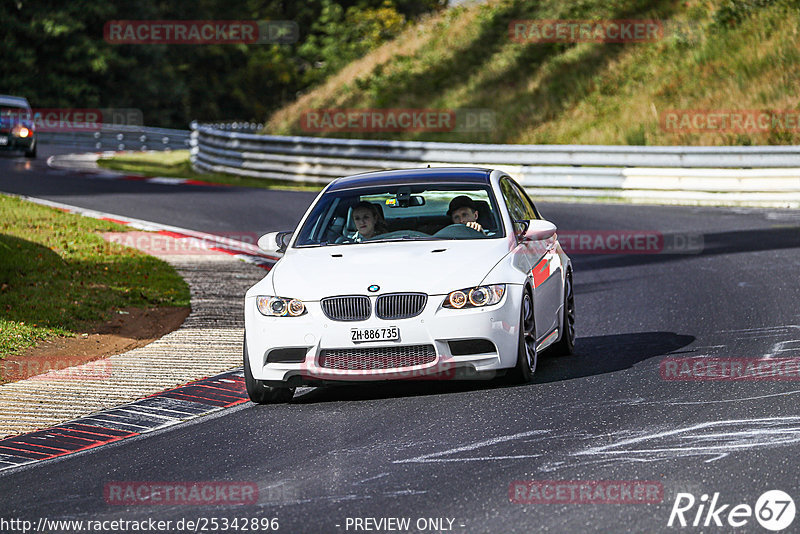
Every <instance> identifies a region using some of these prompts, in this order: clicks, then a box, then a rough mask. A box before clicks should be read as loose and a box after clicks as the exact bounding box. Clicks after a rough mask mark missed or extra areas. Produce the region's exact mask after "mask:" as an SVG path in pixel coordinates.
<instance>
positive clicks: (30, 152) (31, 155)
mask: <svg viewBox="0 0 800 534" xmlns="http://www.w3.org/2000/svg"><path fill="white" fill-rule="evenodd" d="M25 157H26V158H30V159H34V158H35V157H36V142H35V141H34V143H33V145H31V148H30V150H26V151H25Z"/></svg>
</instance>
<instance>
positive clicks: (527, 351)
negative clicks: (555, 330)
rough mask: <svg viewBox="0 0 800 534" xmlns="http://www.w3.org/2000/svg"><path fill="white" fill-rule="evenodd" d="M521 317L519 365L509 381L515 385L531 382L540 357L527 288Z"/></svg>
mask: <svg viewBox="0 0 800 534" xmlns="http://www.w3.org/2000/svg"><path fill="white" fill-rule="evenodd" d="M519 315H520V317H519V326H520V328H519V340H518V341H517V365H516V367H514V368H513V369H512V370H511V371H510V372H509V374H508V378H509V381H510V382H512V383H514V384H525V383H528V382H530V381H531V379H532V378H533V373H534V372H535V371H536V363H537V361H538V355H537V353H536V321H535V320H534V314H533V299H532V298H531V293H530V291H529V290H528V289H527V288H526V289H525V290H524V292H523V293H522V305H521V306H520V314H519Z"/></svg>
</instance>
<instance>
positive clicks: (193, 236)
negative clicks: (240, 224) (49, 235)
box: [4, 193, 280, 270]
mask: <svg viewBox="0 0 800 534" xmlns="http://www.w3.org/2000/svg"><path fill="white" fill-rule="evenodd" d="M4 194H7V195H9V196H14V197H17V198H21V199H23V200H26V201H29V202H33V203H35V204H39V205H42V206H48V207H51V208H55V209H57V210H60V211H63V212H66V213H75V214H78V215H83V216H84V217H91V218H93V219H100V220H103V221H109V222H113V223H117V224H122V225H125V226H129V227H131V228H136V229H137V230H144V231H146V232H153V233H155V234H158V235H162V236H167V237H170V238H173V239H177V240H180V241H182V240H186V245H187V247H186V248H187V249H188V248H190V247H194V248H201V249H205V250H209V251H213V252H221V253H223V254H229V255H231V256H234V257H235V258H237V259H239V260H241V261H244V262H247V263H252V264H255V265H257V266H259V267H261V268H263V269H266V270H269V269H271V268H272V266H273V265H274V264H275V262H276V261H278V260H279V259H280V256H279V255H270V254H266V253H265V252H264V251H262V250H261V249H260V248H258V246H257V245H254V244H252V243H245V242H243V241H240V240H236V239H231V238H228V237H224V236H219V235H215V234H209V233H205V232H198V231H196V230H189V229H186V228H180V227H178V226H171V225H168V224H160V223H156V222H152V221H145V220H142V219H135V218H132V217H125V216H123V215H115V214H113V213H105V212H102V211H96V210H91V209H86V208H81V207H78V206H72V205H69V204H62V203H60V202H53V201H52V200H45V199H41V198H35V197H28V196H25V195H12V194H9V193H4Z"/></svg>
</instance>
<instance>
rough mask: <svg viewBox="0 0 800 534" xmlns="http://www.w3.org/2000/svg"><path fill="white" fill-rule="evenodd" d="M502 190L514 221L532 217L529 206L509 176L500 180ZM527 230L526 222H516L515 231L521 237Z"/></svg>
mask: <svg viewBox="0 0 800 534" xmlns="http://www.w3.org/2000/svg"><path fill="white" fill-rule="evenodd" d="M500 192H501V193H502V194H503V199H504V200H505V202H506V206H508V214H509V215H510V216H511V219H512V221H524V220H527V219H530V218H531V217H530V213H529V206H528V205H527V204H526V203H525V201H524V200H523V199H522V198H521V197H520V196H519V191H518V189H517V188H516V187H515V186H514V184H513V183H512V182H511V180H509V179H508V178H503V179H502V180H501V181H500ZM524 231H525V224H523V223H518V222H514V233H515V234H516V235H517V237H519V236H520V235H521V234H522V232H524Z"/></svg>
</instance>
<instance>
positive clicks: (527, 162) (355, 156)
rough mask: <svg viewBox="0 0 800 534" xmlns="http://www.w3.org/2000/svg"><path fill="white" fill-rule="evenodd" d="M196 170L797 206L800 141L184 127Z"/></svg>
mask: <svg viewBox="0 0 800 534" xmlns="http://www.w3.org/2000/svg"><path fill="white" fill-rule="evenodd" d="M191 145H192V148H191V161H192V165H193V167H194V168H195V169H196V170H198V171H200V172H221V173H226V174H233V175H238V176H248V177H254V178H266V179H278V180H290V181H301V182H314V183H327V182H329V181H331V180H332V179H334V178H337V177H339V176H346V175H349V174H355V173H359V172H366V171H370V170H378V169H388V168H412V167H420V166H424V165H431V166H447V165H470V166H486V167H492V168H500V169H503V170H505V171H506V172H508V173H509V174H511V175H512V176H514V177H515V178H516V179H517V180H519V181H520V183H521V184H522V185H523V186H525V187H526V188H527V189H529V190H531V191H532V192H533V193H534V194H535V195H537V196H551V197H570V198H586V197H613V198H622V199H630V200H640V201H641V200H644V201H667V202H674V203H692V204H745V205H760V206H782V207H800V146H742V147H680V146H599V145H492V144H466V143H434V142H415V141H374V140H358V139H331V138H317V137H300V136H275V135H256V134H253V133H245V132H239V131H230V129H225V130H223V129H219V128H215V127H211V126H209V125H199V124H197V123H192V134H191Z"/></svg>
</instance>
